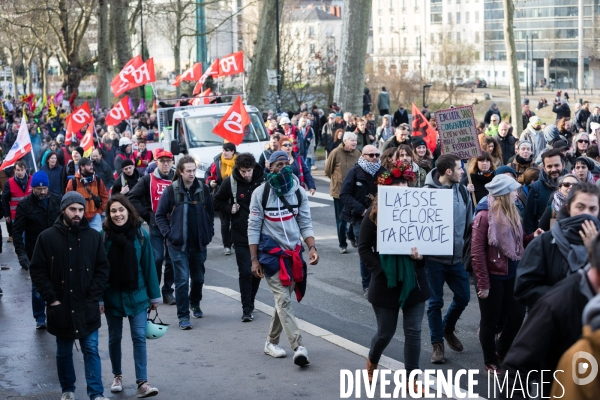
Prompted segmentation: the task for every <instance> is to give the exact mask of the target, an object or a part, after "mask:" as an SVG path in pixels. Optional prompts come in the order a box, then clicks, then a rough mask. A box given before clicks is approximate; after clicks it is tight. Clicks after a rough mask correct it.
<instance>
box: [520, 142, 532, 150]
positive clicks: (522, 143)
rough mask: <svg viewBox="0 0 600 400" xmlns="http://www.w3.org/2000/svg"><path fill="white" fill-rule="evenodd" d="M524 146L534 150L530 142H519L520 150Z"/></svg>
mask: <svg viewBox="0 0 600 400" xmlns="http://www.w3.org/2000/svg"><path fill="white" fill-rule="evenodd" d="M524 144H526V145H528V146H529V147H530V148H532V149H533V146H532V145H531V142H530V141H529V140H521V141H520V142H519V147H518V148H519V149H520V148H521V146H523V145H524Z"/></svg>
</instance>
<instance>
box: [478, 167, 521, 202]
mask: <svg viewBox="0 0 600 400" xmlns="http://www.w3.org/2000/svg"><path fill="white" fill-rule="evenodd" d="M520 187H521V185H520V184H519V182H517V181H515V180H514V178H511V177H510V176H507V175H500V174H498V172H497V171H496V176H494V179H492V181H491V182H490V183H488V184H487V185H485V188H486V189H487V190H488V191H489V192H490V194H491V195H492V196H495V197H498V196H503V195H505V194H508V193H510V192H512V191H513V190H517V189H518V188H520Z"/></svg>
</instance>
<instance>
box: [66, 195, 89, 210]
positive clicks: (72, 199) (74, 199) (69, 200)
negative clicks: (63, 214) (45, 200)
mask: <svg viewBox="0 0 600 400" xmlns="http://www.w3.org/2000/svg"><path fill="white" fill-rule="evenodd" d="M73 203H78V204H81V205H82V206H83V207H85V199H84V198H83V196H82V195H81V194H79V193H78V192H67V193H65V195H64V196H63V197H62V200H61V201H60V211H64V210H65V208H67V207H69V206H70V205H71V204H73Z"/></svg>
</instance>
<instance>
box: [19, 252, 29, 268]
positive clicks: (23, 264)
mask: <svg viewBox="0 0 600 400" xmlns="http://www.w3.org/2000/svg"><path fill="white" fill-rule="evenodd" d="M19 264H20V265H21V268H23V269H24V270H25V271H29V258H27V256H19Z"/></svg>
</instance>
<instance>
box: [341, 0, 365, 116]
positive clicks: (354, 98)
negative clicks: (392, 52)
mask: <svg viewBox="0 0 600 400" xmlns="http://www.w3.org/2000/svg"><path fill="white" fill-rule="evenodd" d="M371 7H372V0H344V15H343V16H342V18H343V21H342V38H341V49H340V56H339V58H338V68H337V74H336V78H335V89H334V95H333V98H334V100H335V101H336V102H337V103H338V106H340V107H342V108H343V109H344V110H345V111H349V112H351V113H355V114H359V115H362V94H363V88H364V82H365V59H366V57H367V41H368V38H369V25H370V20H371Z"/></svg>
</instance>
